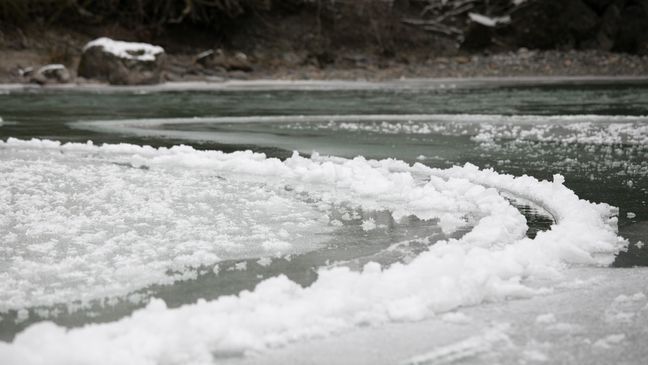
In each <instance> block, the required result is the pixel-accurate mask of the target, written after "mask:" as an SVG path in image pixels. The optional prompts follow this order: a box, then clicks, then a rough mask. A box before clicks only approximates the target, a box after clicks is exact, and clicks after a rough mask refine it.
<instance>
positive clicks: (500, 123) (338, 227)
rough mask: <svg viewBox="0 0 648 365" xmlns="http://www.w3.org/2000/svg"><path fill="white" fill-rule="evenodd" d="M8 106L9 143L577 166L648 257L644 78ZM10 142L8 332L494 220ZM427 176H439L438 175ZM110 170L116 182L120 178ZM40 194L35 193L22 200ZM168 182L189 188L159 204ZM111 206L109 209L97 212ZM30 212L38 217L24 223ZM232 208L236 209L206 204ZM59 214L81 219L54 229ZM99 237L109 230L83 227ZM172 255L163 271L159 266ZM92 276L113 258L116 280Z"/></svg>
mask: <svg viewBox="0 0 648 365" xmlns="http://www.w3.org/2000/svg"><path fill="white" fill-rule="evenodd" d="M0 118H2V122H1V124H0V139H1V140H4V141H7V140H8V139H9V138H15V139H21V140H29V139H32V138H36V139H40V140H52V141H60V142H62V143H67V142H73V143H87V141H89V140H91V141H92V142H93V146H97V145H101V144H104V143H105V144H111V145H114V144H119V143H128V144H132V145H138V146H141V145H149V146H153V147H156V148H157V147H171V146H174V145H179V144H184V145H189V146H192V147H193V148H194V149H195V150H204V151H213V150H220V151H224V152H226V153H229V152H234V151H240V150H252V151H254V152H259V153H264V154H265V156H266V157H267V158H269V159H272V158H278V159H280V160H284V161H289V160H286V159H289V158H290V157H291V156H293V154H294V152H293V151H297V152H298V153H299V154H300V155H301V156H305V157H310V156H314V158H315V159H317V158H320V157H319V156H336V157H342V158H348V159H351V158H356V157H357V156H362V161H365V160H372V159H376V160H381V159H395V160H400V161H404V162H405V163H407V164H408V165H412V164H416V163H418V164H422V165H425V166H428V167H431V168H439V169H447V168H450V167H452V166H456V165H459V166H463V165H464V164H466V163H470V164H473V165H476V166H477V167H479V168H486V169H488V168H492V169H494V170H495V171H496V172H497V173H499V174H511V175H514V176H522V175H529V176H532V177H535V178H537V179H539V180H549V181H551V180H552V179H555V178H554V174H561V175H562V176H564V181H565V182H564V185H565V186H566V187H567V188H569V189H571V190H573V192H574V193H575V194H576V195H577V196H578V197H579V198H581V199H584V200H588V201H591V202H597V203H598V202H600V203H607V204H610V205H612V206H615V207H618V208H619V209H618V212H617V214H618V228H619V235H620V236H622V237H625V238H627V239H628V242H629V245H628V246H627V249H625V250H623V251H621V252H619V253H618V255H616V258H615V259H614V260H613V262H612V266H613V267H632V266H648V248H646V247H644V246H643V245H642V243H641V242H642V241H648V84H645V83H640V82H626V83H619V82H616V83H610V82H558V83H551V84H533V83H508V82H482V83H470V82H453V81H448V82H434V83H425V82H414V83H407V82H402V83H393V84H388V85H383V86H380V87H374V86H371V87H368V86H367V85H366V84H360V85H356V86H354V85H353V84H344V85H337V86H336V84H334V83H330V84H329V83H326V84H321V85H315V86H313V85H306V86H301V87H295V86H294V85H292V86H291V85H289V84H288V86H286V85H282V84H279V85H272V86H271V87H268V86H267V85H266V86H249V87H233V88H226V87H225V88H220V87H218V88H214V89H205V88H197V89H194V90H164V89H155V88H150V89H121V90H111V89H100V88H97V89H92V88H88V89H86V90H66V89H58V90H42V89H14V90H5V91H3V92H2V93H0ZM11 143H14V144H13V145H12V144H11ZM11 143H8V144H6V145H4V146H3V149H4V151H3V150H0V154H1V156H0V158H1V159H2V160H1V161H2V165H1V166H2V167H1V168H2V169H3V176H4V177H0V180H4V181H1V182H2V183H3V186H4V189H6V191H10V193H8V194H9V195H8V196H9V197H8V198H6V199H7V202H9V203H7V204H9V205H8V206H9V207H12V209H24V211H21V212H22V213H21V214H22V215H21V214H17V213H16V212H14V214H11V215H9V214H6V213H5V214H4V221H3V220H0V223H3V222H4V226H3V229H6V230H8V232H7V233H8V234H7V233H5V234H3V235H2V238H0V240H3V241H4V242H2V251H1V252H0V273H1V274H2V275H3V277H5V278H7V279H8V282H12V281H13V282H12V284H7V286H6V288H5V289H6V290H7V291H6V292H5V294H4V295H3V296H2V298H1V300H0V311H1V313H0V316H2V317H0V318H1V319H0V339H2V340H5V341H11V340H12V339H13V338H14V337H15V336H16V334H17V333H20V332H21V331H22V330H24V329H25V328H27V327H29V326H30V325H32V324H33V323H37V322H40V321H42V320H44V319H47V320H52V321H54V322H55V323H57V324H61V325H64V326H67V327H76V326H79V325H83V324H87V323H95V322H111V321H115V320H117V319H120V318H123V317H124V316H127V315H129V314H130V313H132V312H133V310H136V309H138V308H141V307H143V306H145V305H146V304H147V303H148V302H149V300H150V298H161V299H163V300H164V302H165V303H166V305H167V306H168V307H170V308H175V307H178V306H181V305H184V304H192V303H195V302H196V301H197V300H199V299H201V298H202V299H204V300H207V301H209V300H215V299H218V298H220V297H222V296H224V295H231V294H237V293H239V292H240V291H241V290H252V289H254V287H255V286H256V285H257V284H259V283H261V282H263V281H264V280H266V279H267V278H272V277H275V276H277V275H280V274H283V275H286V276H287V277H288V278H289V279H291V280H292V281H294V282H296V283H298V284H299V285H301V286H304V287H308V286H309V285H311V284H312V283H314V282H316V281H317V280H318V279H317V278H318V270H319V269H320V268H323V267H325V268H332V267H338V266H343V267H348V268H350V269H351V270H359V269H360V268H362V267H363V266H364V265H365V264H367V263H368V262H371V261H375V262H378V263H380V264H381V265H383V266H386V267H388V266H389V265H392V264H395V263H401V264H407V263H409V262H410V261H411V260H413V259H414V258H415V257H417V256H418V255H419V254H420V253H421V252H424V251H426V250H428V248H429V247H430V246H432V245H434V243H435V242H438V241H440V240H448V239H460V238H461V237H463V236H464V235H466V233H467V232H470V230H471V229H472V228H473V227H475V225H476V224H477V222H478V221H479V219H480V216H479V214H477V213H475V214H472V213H471V214H468V215H467V216H464V218H465V219H464V220H463V221H462V222H463V223H462V224H461V225H459V226H456V227H454V228H453V229H446V227H445V226H444V223H443V219H441V220H438V219H425V218H421V217H420V216H419V217H417V215H416V214H406V215H405V216H404V217H401V218H397V217H395V216H394V215H393V214H392V213H393V209H391V208H386V206H388V205H389V204H388V203H385V205H376V206H374V205H371V204H366V203H365V202H364V201H363V202H361V203H357V202H354V200H353V199H355V198H349V199H348V200H344V199H338V200H336V199H334V198H330V196H329V195H330V194H336V191H337V190H334V191H326V189H324V188H322V189H324V190H317V192H314V191H309V190H308V189H307V190H306V191H304V190H302V188H301V187H300V186H299V184H298V183H294V184H293V183H292V182H290V181H289V180H288V181H287V180H285V179H284V180H281V182H279V183H276V182H270V181H268V180H267V178H264V177H258V176H257V177H250V174H249V173H246V172H243V173H242V172H241V171H238V170H237V169H236V168H231V169H230V170H227V169H224V170H223V171H221V170H209V171H208V172H205V171H203V170H200V171H194V170H191V169H189V170H187V171H185V170H175V169H172V170H164V171H158V170H157V169H156V166H157V165H156V163H158V161H157V160H155V158H157V157H151V160H148V157H146V159H145V160H142V161H140V160H138V159H135V160H133V159H132V158H131V154H132V152H128V151H123V150H119V151H117V152H114V154H113V152H110V153H104V152H103V150H98V149H97V150H93V149H90V150H87V149H86V150H83V149H82V148H81V147H78V148H76V149H73V150H61V151H60V152H54V153H52V152H51V149H55V150H56V149H57V148H59V147H57V146H54V147H51V148H50V147H42V146H41V147H38V148H36V147H34V146H33V145H29V146H22V147H20V146H16V145H15V143H16V142H11ZM86 146H87V144H86ZM14 147H16V148H14ZM92 148H95V147H92ZM136 153H144V152H136ZM146 153H148V152H146ZM146 153H144V155H146ZM192 153H193V152H192ZM158 157H159V156H158ZM293 158H294V157H293ZM80 161H82V162H80ZM192 161H193V160H192ZM192 161H189V162H186V164H189V165H190V166H193V165H192V164H195V163H196V162H192ZM182 163H185V162H182ZM287 163H288V162H287ZM363 163H364V162H363ZM369 164H370V165H371V164H372V162H371V161H370V162H369ZM374 165H375V164H374ZM25 166H26V167H25ZM228 168H229V167H228ZM225 170H227V171H225ZM77 175H78V176H77ZM34 176H36V177H34ZM88 176H92V177H93V178H92V179H90V178H87V177H88ZM414 178H415V179H418V178H421V179H422V180H421V182H420V183H419V185H420V184H422V183H424V179H425V178H424V177H421V176H417V175H416V174H414ZM111 179H116V180H119V181H118V182H115V184H117V185H111V186H110V187H104V183H105V181H112V180H111ZM554 181H555V180H554ZM234 182H236V184H235V183H234ZM365 183H367V182H365ZM318 189H319V188H318ZM212 190H213V191H214V192H213V193H212ZM124 191H130V192H132V194H130V195H124V194H123V192H124ZM223 192H225V193H223ZM500 193H502V194H504V195H505V198H506V199H507V200H508V201H510V202H511V203H512V204H513V205H514V206H515V207H516V209H518V211H520V212H521V213H522V214H523V215H524V217H525V218H526V220H527V225H528V228H527V229H525V234H526V236H527V237H529V238H534V237H535V236H536V235H537V233H538V232H541V231H546V230H547V229H550V227H551V225H552V224H554V223H555V222H556V219H557V217H556V216H555V214H554V212H552V210H551V209H550V208H548V207H545V206H543V204H542V201H533V199H528V196H527V197H522V196H519V195H516V194H505V193H504V192H503V191H500ZM210 194H211V195H210ZM327 194H328V195H327ZM246 197H250V198H246ZM21 199H27V200H25V201H23V202H22V203H20V204H22V205H20V204H18V203H16V202H17V201H22V200H21ZM155 199H160V201H164V202H172V203H169V204H166V203H164V204H163V203H160V204H157V203H156V205H152V203H151V202H153V201H155ZM39 202H40V204H39ZM267 202H274V203H273V204H266V203H267ZM11 204H13V205H11ZM94 205H96V206H98V208H97V210H96V211H90V210H88V209H89V208H88V207H89V206H94ZM58 206H63V207H65V209H63V210H60V209H58V208H57V207H58ZM30 209H32V211H30ZM27 211H30V212H31V213H29V212H27ZM131 211H133V212H135V211H139V212H141V214H135V213H134V214H131V213H130V212H131ZM25 212H27V213H25ZM165 212H166V213H165ZM163 213H164V214H163ZM410 213H411V212H410ZM29 214H31V215H30V217H32V218H29V219H32V220H33V221H29V222H24V221H22V220H21V219H24V217H25V216H27V215H29ZM93 214H97V215H101V216H102V217H103V218H102V219H99V218H97V220H95V221H93V222H94V223H93V224H94V225H93V224H89V225H88V224H86V223H83V222H82V223H78V222H81V220H82V219H81V218H83V219H86V218H87V217H88V216H90V217H92V216H93ZM214 216H218V219H219V221H214V220H210V218H206V217H214ZM21 217H22V218H21ZM34 217H36V218H34ZM80 217H81V218H80ZM29 219H28V220H29ZM462 219H463V218H462ZM165 220H174V221H176V222H177V221H178V220H182V221H183V222H185V223H186V224H185V225H184V226H183V225H180V224H176V225H173V226H171V225H170V224H168V222H165ZM224 221H227V222H228V223H227V224H224V225H223V226H220V225H219V224H220V223H219V222H224ZM84 222H85V221H84ZM295 222H299V224H295ZM46 223H49V224H51V225H53V226H57V225H62V226H65V225H70V226H74V225H77V224H78V227H80V228H78V227H77V228H75V229H67V230H66V229H58V228H52V227H49V228H47V227H46V228H38V227H44V226H47V225H46ZM135 226H136V227H138V228H137V229H131V228H132V227H135ZM216 226H217V227H219V229H218V232H216V233H217V234H216V233H214V232H212V231H213V227H216ZM120 227H121V228H120ZM222 227H225V228H226V229H225V228H222ZM250 230H251V231H254V232H252V233H250V232H248V231H250ZM35 231H38V232H37V233H34V232H35ZM79 237H83V238H79ZM187 237H189V238H190V239H187ZM85 239H87V240H90V241H91V242H96V244H97V245H95V243H93V245H91V246H87V245H85V243H86V242H85V241H84V242H77V241H79V240H85ZM106 240H108V241H109V242H111V243H114V242H113V241H119V240H121V241H119V242H117V243H115V244H114V247H113V246H110V247H112V248H111V249H106V252H102V253H101V254H100V255H103V256H102V258H101V259H97V255H99V254H97V251H96V250H97V247H101V242H104V241H106ZM196 242H200V244H199V243H196ZM74 245H77V246H78V247H76V246H75V247H76V248H74V249H73V250H72V249H71V248H70V246H74ZM219 245H220V246H219ZM106 246H109V245H106ZM213 246H218V247H213ZM89 247H91V248H89ZM151 250H152V251H155V252H149V251H151ZM52 252H55V253H52ZM196 252H198V253H199V254H200V255H198V254H196ZM69 255H79V257H80V259H79V260H81V261H88V260H89V261H93V260H96V261H93V262H95V264H93V265H88V267H83V268H81V269H79V267H81V266H83V265H84V264H83V262H81V263H75V264H69V263H66V264H65V265H64V264H62V262H63V261H64V259H63V258H64V257H67V256H69ZM197 256H200V257H197ZM124 257H126V258H127V260H126V261H125V263H123V264H124V267H138V265H139V266H141V268H142V270H136V269H133V271H132V272H131V271H128V270H124V271H123V272H122V271H120V272H119V273H115V272H114V271H112V270H113V267H114V265H118V264H119V262H118V260H119V258H124ZM179 257H182V260H179V259H178V258H179ZM17 260H20V262H17ZM102 260H103V261H102ZM25 262H28V263H30V265H36V266H41V267H47V268H48V270H51V273H50V274H47V272H44V273H40V274H39V276H37V277H30V276H29V275H25V274H24V272H23V271H25V270H27V271H28V270H30V267H31V266H29V265H27V264H24V263H25ZM116 262H117V263H116ZM68 264H69V265H68ZM70 265H71V266H70ZM75 265H79V266H75ZM156 270H157V272H158V274H156V275H158V276H156V275H152V274H150V273H151V272H156ZM75 275H97V280H96V281H97V282H101V285H99V284H97V283H95V282H94V281H93V282H90V281H88V280H87V278H79V277H75ZM111 275H112V276H115V275H116V277H117V279H114V281H111V280H113V278H112V276H111ZM120 275H121V276H120ZM106 278H108V279H106ZM120 278H121V279H120ZM103 279H106V281H101V280H103ZM140 279H141V280H140ZM111 285H113V286H111ZM16 288H22V289H16ZM12 290H15V291H12ZM18 292H20V293H22V294H20V298H18V299H17V294H16V293H18ZM202 299H201V300H202ZM219 356H220V355H219ZM431 363H434V362H431Z"/></svg>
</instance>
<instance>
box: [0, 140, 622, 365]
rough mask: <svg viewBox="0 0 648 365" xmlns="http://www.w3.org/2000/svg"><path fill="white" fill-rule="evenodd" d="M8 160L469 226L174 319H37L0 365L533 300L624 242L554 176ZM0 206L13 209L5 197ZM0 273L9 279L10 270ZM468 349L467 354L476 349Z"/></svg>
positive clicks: (253, 339) (112, 356)
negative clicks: (537, 219)
mask: <svg viewBox="0 0 648 365" xmlns="http://www.w3.org/2000/svg"><path fill="white" fill-rule="evenodd" d="M21 151H38V152H39V154H41V155H44V156H49V157H51V156H59V155H63V156H65V155H73V159H74V160H78V159H80V158H81V157H80V156H79V154H86V155H87V156H90V157H93V158H97V157H99V158H105V157H106V156H110V159H111V160H117V161H119V162H120V163H129V164H131V165H132V166H133V167H147V168H148V169H149V170H148V171H149V172H154V171H158V169H159V170H160V171H176V170H180V171H189V172H191V173H211V174H219V175H220V174H239V175H245V176H256V177H259V178H262V179H263V180H264V181H273V180H277V181H282V182H287V181H289V182H290V183H291V184H292V185H294V186H297V190H299V191H305V192H308V193H309V194H313V195H316V196H318V197H319V198H320V199H322V200H325V201H330V202H352V203H353V204H356V205H358V206H361V207H363V208H370V209H381V210H389V211H391V212H392V215H393V216H394V217H395V218H396V219H398V218H399V217H403V216H407V215H412V214H413V215H416V216H417V217H419V218H420V219H438V220H439V221H440V222H441V225H442V227H445V229H446V230H452V229H454V228H457V227H459V226H460V225H461V224H463V223H465V216H466V215H468V214H470V215H473V216H474V217H475V219H476V220H477V224H476V225H475V227H474V229H473V230H472V231H471V232H470V233H468V234H466V235H464V236H463V237H462V238H461V239H450V240H447V241H442V242H439V243H437V244H435V245H433V246H431V247H430V249H429V250H428V251H426V252H423V253H421V254H420V255H419V256H418V257H416V258H414V259H413V260H412V261H410V262H409V263H407V264H403V263H396V264H394V265H392V266H390V267H385V268H383V267H380V265H378V264H376V263H369V264H367V265H366V266H365V267H364V268H363V269H362V271H360V272H357V271H352V270H350V269H349V268H346V267H333V268H325V269H321V270H320V271H319V273H318V278H317V280H316V281H315V282H314V283H313V284H312V285H311V286H309V287H305V288H304V287H301V286H299V285H298V284H296V283H294V282H292V281H290V280H289V279H288V278H287V277H285V276H283V275H280V276H277V277H274V278H270V279H267V280H265V281H263V282H261V283H260V284H259V285H258V286H257V287H256V288H255V289H254V290H252V291H243V292H241V293H240V294H239V295H236V296H226V297H221V298H219V299H216V300H212V301H204V300H201V301H198V302H197V303H195V304H191V305H185V306H183V307H180V308H176V309H169V308H167V307H166V305H165V303H164V302H163V301H162V300H153V301H151V302H150V304H149V305H148V306H147V307H146V308H144V309H142V310H138V311H136V312H134V313H133V315H131V316H130V317H127V318H123V319H121V320H119V321H116V322H112V323H106V324H91V325H87V326H85V327H83V328H77V329H69V330H68V329H64V328H62V327H59V326H56V325H55V324H53V323H51V322H42V323H38V324H35V325H32V326H30V327H29V328H27V329H26V330H25V331H24V332H22V333H20V334H19V335H17V337H16V338H15V340H14V341H13V342H12V343H8V344H4V343H0V359H2V360H3V363H7V364H41V363H48V364H69V363H71V362H78V363H94V364H118V363H131V364H150V363H161V362H164V363H168V364H181V363H196V364H208V363H211V362H213V360H214V357H222V356H234V355H242V354H245V353H247V352H250V351H261V350H264V349H267V348H271V347H276V346H282V345H285V344H288V343H290V342H294V341H298V340H303V339H308V338H314V337H321V336H327V335H331V334H334V333H338V332H340V331H345V330H350V329H352V328H354V327H356V326H366V325H379V324H381V323H386V322H391V321H416V320H421V319H424V318H427V317H430V316H432V315H434V314H435V313H442V312H447V311H449V310H452V309H455V308H457V307H461V306H467V305H475V304H479V303H482V302H485V301H499V300H505V299H507V298H519V297H528V296H533V295H537V294H539V293H545V292H547V291H549V290H551V286H549V287H544V288H539V287H536V286H534V285H532V284H533V283H534V282H537V281H539V280H541V281H543V282H544V283H546V284H545V285H552V283H553V284H559V283H560V282H561V281H562V280H561V275H560V274H561V272H562V270H563V269H564V268H565V267H566V266H569V265H607V264H609V263H611V262H612V260H613V259H614V255H615V254H616V253H617V252H618V251H619V250H621V249H623V248H624V247H626V246H627V241H625V240H623V239H621V238H619V237H617V234H616V233H617V231H616V217H615V215H616V214H618V211H617V210H616V209H615V208H613V207H610V206H609V205H607V204H594V203H590V202H587V201H584V200H580V199H579V198H578V197H577V196H576V195H575V194H574V193H573V192H572V191H571V190H569V189H568V188H566V187H565V186H564V185H563V180H564V179H563V178H562V177H561V176H560V175H556V176H554V179H553V180H554V181H553V182H549V181H538V180H536V179H534V178H531V177H528V176H523V177H514V176H509V175H502V174H498V173H496V172H495V171H493V170H479V169H478V168H477V167H475V166H472V165H469V164H468V165H466V166H464V167H454V168H451V169H447V170H438V169H431V168H428V167H426V166H424V165H421V164H414V165H411V166H410V165H407V164H405V163H403V162H400V161H395V160H382V161H374V160H366V159H364V158H356V159H352V160H348V159H342V158H333V157H324V156H318V155H314V156H313V157H312V158H310V159H307V158H303V157H301V156H299V155H297V154H295V155H293V157H291V158H289V159H287V160H285V161H280V160H277V159H271V158H266V157H265V156H264V155H262V154H256V153H252V152H249V151H247V152H236V153H232V154H225V153H221V152H217V151H196V150H194V149H193V148H191V147H186V146H177V147H173V148H170V149H166V148H160V149H154V148H151V147H141V146H134V145H125V144H122V145H103V146H94V145H92V144H65V145H61V144H60V143H58V142H51V141H39V140H33V141H19V140H14V139H10V140H9V141H7V142H2V143H0V154H6V153H21ZM86 158H87V157H86ZM3 176H5V175H3ZM237 176H238V175H237ZM234 181H235V180H234ZM331 189H333V190H331ZM6 190H7V189H3V190H2V191H6ZM331 191H333V192H334V193H333V194H332V193H331ZM499 191H504V192H506V193H509V194H513V195H516V196H520V197H523V198H525V199H528V200H531V201H534V202H536V203H538V204H539V205H541V206H542V207H544V208H545V209H547V210H548V211H550V212H551V213H552V215H554V217H556V221H557V223H556V224H555V225H554V226H552V227H551V229H549V230H548V231H546V232H539V233H538V234H537V236H536V238H535V239H529V238H527V237H526V236H525V232H526V228H527V227H526V224H525V220H524V217H523V216H522V215H521V214H520V213H519V212H518V211H517V210H516V209H515V208H514V207H513V206H511V205H510V204H509V202H508V201H507V200H506V199H505V198H503V197H502V196H501V195H500V194H499ZM63 197H65V194H63ZM2 201H3V202H4V204H12V203H11V202H12V201H13V197H8V196H5V197H4V199H3V200H2ZM33 204H37V202H34V203H33ZM48 205H49V204H45V206H46V207H47V206H48ZM9 208H11V207H9ZM1 211H2V212H6V211H7V210H6V209H4V208H3V209H2V210H1ZM3 214H4V213H3ZM3 217H4V215H3ZM100 247H101V246H100ZM100 247H99V249H100ZM3 275H4V276H5V278H9V279H11V278H13V275H14V273H13V272H5V273H3ZM486 337H487V340H486V341H485V342H483V343H485V344H487V345H489V344H492V343H494V342H497V341H499V340H500V339H502V340H504V341H505V340H506V337H505V336H504V335H501V331H499V330H498V331H496V332H494V335H493V336H490V335H489V336H486ZM491 337H492V339H493V340H492V341H491ZM476 341H477V340H476ZM477 342H479V343H477ZM477 342H476V343H477V345H479V346H477V347H475V348H476V349H478V350H479V349H480V348H481V347H480V346H481V344H483V343H482V342H481V340H480V341H477ZM35 347H37V348H38V350H37V351H35ZM460 347H461V348H463V347H465V346H463V345H461V346H460ZM468 347H472V346H468ZM451 352H452V351H451ZM433 355H434V354H433ZM434 356H436V355H434ZM434 356H433V357H434Z"/></svg>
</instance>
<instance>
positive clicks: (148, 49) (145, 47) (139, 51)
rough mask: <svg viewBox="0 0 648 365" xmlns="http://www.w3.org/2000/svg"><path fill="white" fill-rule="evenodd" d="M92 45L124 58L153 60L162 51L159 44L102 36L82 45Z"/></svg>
mask: <svg viewBox="0 0 648 365" xmlns="http://www.w3.org/2000/svg"><path fill="white" fill-rule="evenodd" d="M92 47H101V48H102V49H103V50H104V51H105V52H108V53H111V54H113V55H115V56H117V57H119V58H126V59H132V60H139V61H154V60H155V57H156V56H157V55H158V54H160V53H163V52H164V49H163V48H162V47H159V46H153V45H151V44H148V43H136V42H122V41H115V40H112V39H110V38H106V37H102V38H98V39H95V40H93V41H91V42H89V43H88V44H86V45H85V46H84V47H83V50H84V51H85V50H87V49H89V48H92Z"/></svg>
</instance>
